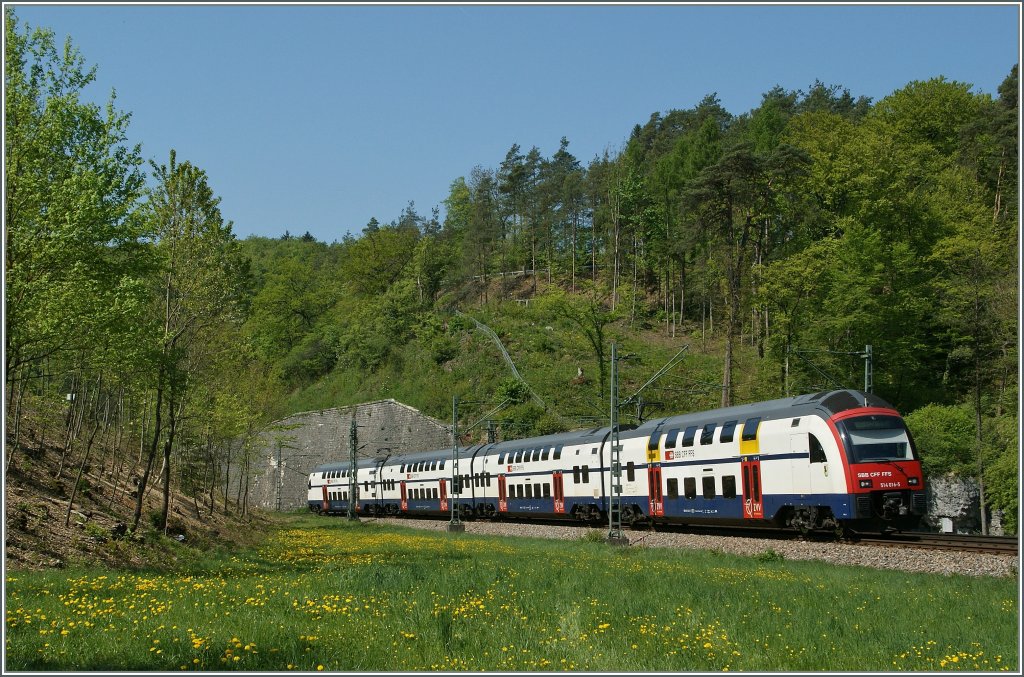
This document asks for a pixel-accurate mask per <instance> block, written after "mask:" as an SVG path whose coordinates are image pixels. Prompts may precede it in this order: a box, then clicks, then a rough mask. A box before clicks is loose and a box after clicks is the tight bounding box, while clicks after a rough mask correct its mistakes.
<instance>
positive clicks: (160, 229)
mask: <svg viewBox="0 0 1024 677" xmlns="http://www.w3.org/2000/svg"><path fill="white" fill-rule="evenodd" d="M151 164H152V167H153V170H154V173H155V175H156V178H157V180H158V185H157V187H156V188H154V189H153V190H152V191H151V193H150V195H149V200H148V202H147V203H146V205H145V218H146V221H147V223H148V224H149V228H150V231H151V232H152V233H153V234H154V236H155V238H156V253H157V256H158V258H159V278H158V282H159V284H158V287H157V288H156V290H155V291H156V292H157V293H156V295H155V296H156V303H155V308H156V309H157V310H158V312H159V314H160V318H161V321H162V332H161V336H160V339H159V341H158V344H157V345H156V346H155V351H154V352H155V370H156V373H155V374H154V389H155V393H156V395H155V410H154V411H155V425H154V429H153V436H152V438H151V442H150V446H149V454H148V459H147V465H146V469H145V471H144V473H143V480H142V487H145V486H146V482H147V480H148V478H149V473H150V472H151V470H152V466H153V461H154V458H155V456H156V452H157V448H158V446H159V444H160V440H161V436H163V508H162V510H161V524H162V525H163V527H164V529H166V528H167V513H168V509H169V505H170V483H171V451H172V449H173V448H174V441H175V434H176V432H177V426H178V421H179V419H180V417H181V415H182V413H183V411H184V408H185V404H186V393H187V390H188V389H189V387H190V381H191V379H192V378H194V376H195V374H194V372H192V371H191V369H194V368H195V367H196V364H197V363H198V362H199V361H200V360H199V359H197V357H198V354H199V353H201V352H202V350H203V345H202V342H203V341H204V340H207V339H208V338H209V335H210V334H211V332H213V331H214V330H215V329H216V328H217V327H218V326H219V324H220V323H223V322H227V321H235V320H236V319H237V318H235V317H233V315H234V312H235V305H234V302H235V301H236V300H237V299H238V298H239V296H240V292H241V290H240V289H239V288H238V285H237V282H238V276H237V272H238V268H239V261H238V260H237V257H236V251H235V242H234V235H233V234H232V232H231V227H232V226H231V224H230V223H228V224H225V223H224V221H223V219H222V217H221V213H220V208H219V203H220V198H217V197H215V196H214V194H213V191H212V190H211V189H210V187H209V185H208V183H207V177H206V173H205V172H204V171H202V170H201V169H199V168H198V167H195V166H194V165H192V164H191V163H189V162H184V163H181V164H179V163H178V162H177V156H176V153H175V152H174V151H173V150H172V151H171V153H170V162H169V164H167V165H157V164H156V163H151ZM165 411H166V417H167V423H166V428H165V427H164V424H163V416H164V413H165ZM142 494H143V492H142V491H140V492H139V495H138V498H137V500H136V505H135V516H134V521H133V525H132V528H133V529H136V528H137V527H138V523H139V519H140V517H141V512H142Z"/></svg>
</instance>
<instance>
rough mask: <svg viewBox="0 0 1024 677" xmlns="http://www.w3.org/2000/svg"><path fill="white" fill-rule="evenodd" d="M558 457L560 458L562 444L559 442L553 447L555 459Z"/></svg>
mask: <svg viewBox="0 0 1024 677" xmlns="http://www.w3.org/2000/svg"><path fill="white" fill-rule="evenodd" d="M560 458H562V445H561V444H559V445H558V446H557V447H555V460H556V461H557V460H558V459H560Z"/></svg>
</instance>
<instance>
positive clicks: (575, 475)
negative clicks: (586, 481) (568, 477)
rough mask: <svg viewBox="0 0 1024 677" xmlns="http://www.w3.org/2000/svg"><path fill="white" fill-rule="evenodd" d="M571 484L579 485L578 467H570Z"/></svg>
mask: <svg viewBox="0 0 1024 677" xmlns="http://www.w3.org/2000/svg"><path fill="white" fill-rule="evenodd" d="M572 483H573V484H579V483H580V467H579V466H578V465H574V466H573V467H572Z"/></svg>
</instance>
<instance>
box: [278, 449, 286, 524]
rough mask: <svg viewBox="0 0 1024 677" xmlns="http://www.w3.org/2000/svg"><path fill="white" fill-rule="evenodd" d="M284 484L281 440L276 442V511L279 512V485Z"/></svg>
mask: <svg viewBox="0 0 1024 677" xmlns="http://www.w3.org/2000/svg"><path fill="white" fill-rule="evenodd" d="M283 482H284V468H282V467H281V440H278V441H277V511H278V512H281V484H282V483H283Z"/></svg>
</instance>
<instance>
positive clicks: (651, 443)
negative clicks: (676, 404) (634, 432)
mask: <svg viewBox="0 0 1024 677" xmlns="http://www.w3.org/2000/svg"><path fill="white" fill-rule="evenodd" d="M660 441H661V431H660V430H655V431H654V432H653V433H651V439H649V440H647V451H657V450H658V442H660Z"/></svg>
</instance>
